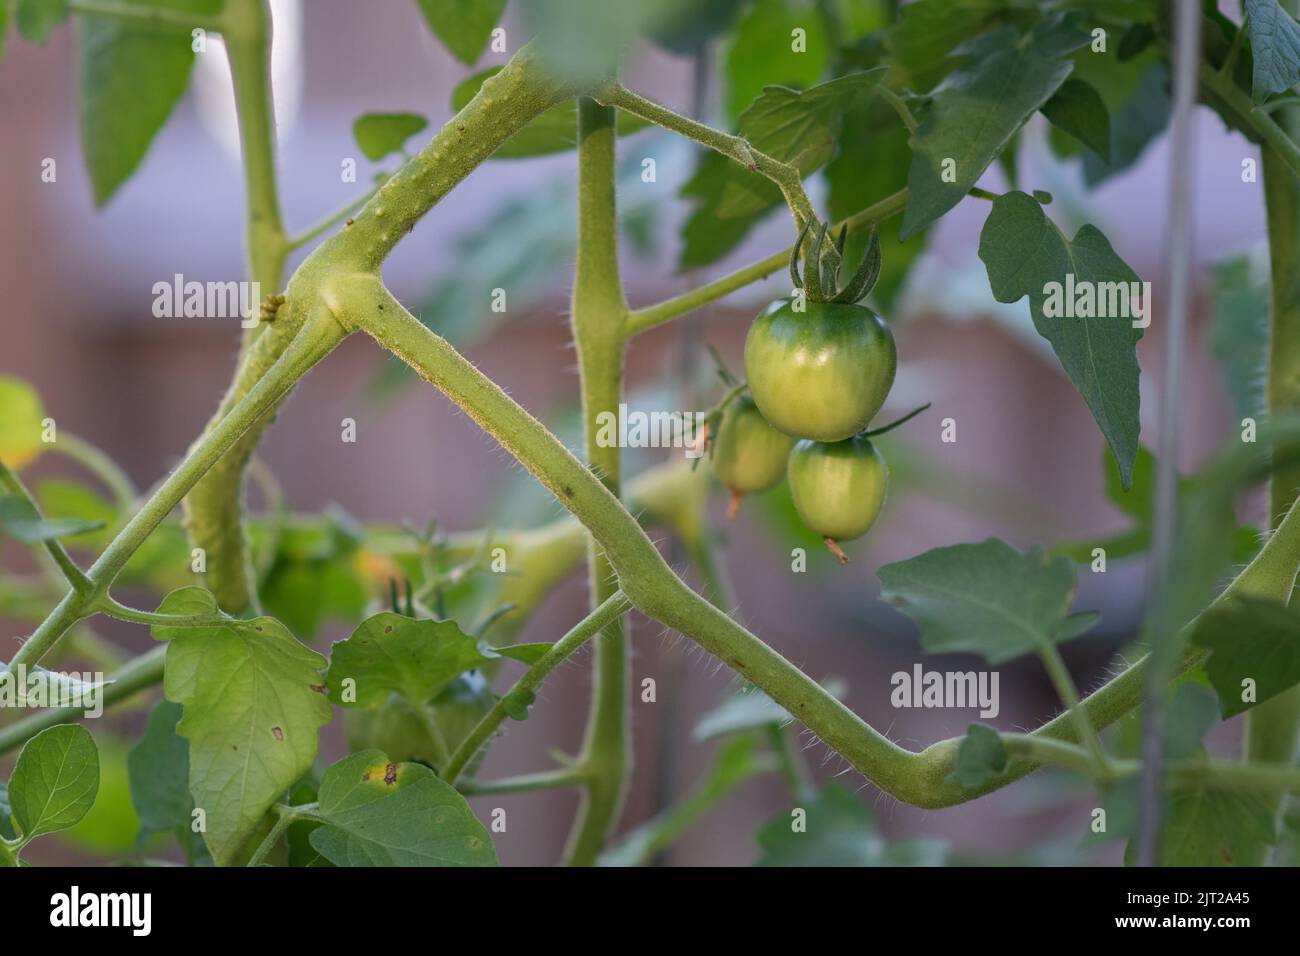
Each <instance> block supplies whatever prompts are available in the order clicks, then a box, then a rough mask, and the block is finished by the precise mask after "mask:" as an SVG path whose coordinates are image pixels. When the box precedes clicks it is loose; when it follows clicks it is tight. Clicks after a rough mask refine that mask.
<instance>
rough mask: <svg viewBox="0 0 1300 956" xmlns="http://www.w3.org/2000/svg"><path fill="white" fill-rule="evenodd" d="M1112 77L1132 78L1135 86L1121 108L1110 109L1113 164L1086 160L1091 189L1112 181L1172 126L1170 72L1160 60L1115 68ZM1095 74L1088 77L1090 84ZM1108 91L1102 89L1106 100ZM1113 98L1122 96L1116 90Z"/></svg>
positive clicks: (1085, 175) (1089, 155) (1094, 158)
mask: <svg viewBox="0 0 1300 956" xmlns="http://www.w3.org/2000/svg"><path fill="white" fill-rule="evenodd" d="M1113 75H1114V76H1115V77H1116V78H1117V79H1122V78H1124V77H1125V75H1131V76H1132V77H1133V80H1134V81H1135V83H1136V85H1135V86H1134V87H1133V89H1132V92H1131V93H1128V94H1127V95H1125V96H1123V98H1122V99H1121V100H1120V102H1119V105H1118V107H1117V106H1116V104H1115V103H1114V102H1110V101H1107V102H1108V105H1109V106H1110V116H1111V120H1110V162H1109V163H1106V162H1103V161H1102V159H1101V157H1100V156H1098V155H1096V154H1095V153H1087V154H1085V155H1084V157H1083V178H1084V181H1085V182H1086V183H1087V184H1088V185H1089V186H1096V185H1097V184H1098V183H1101V182H1103V181H1104V180H1106V179H1109V178H1110V177H1111V176H1113V175H1115V174H1116V173H1118V172H1121V171H1122V170H1125V169H1128V168H1129V167H1130V166H1132V165H1133V164H1134V163H1136V162H1137V161H1138V158H1139V157H1140V156H1141V155H1142V153H1143V151H1145V150H1146V148H1147V146H1148V145H1149V144H1150V143H1151V142H1152V141H1153V140H1155V138H1156V137H1157V136H1159V135H1160V134H1161V132H1163V131H1164V128H1165V127H1166V126H1167V125H1169V111H1170V100H1169V72H1168V69H1167V68H1166V67H1165V65H1164V64H1163V63H1161V62H1159V61H1155V62H1147V60H1146V58H1141V59H1137V60H1132V61H1130V63H1128V64H1122V65H1118V66H1115V67H1114V68H1113ZM1095 77H1096V75H1095V74H1089V76H1088V79H1089V81H1090V82H1093V81H1095ZM1105 93H1106V91H1105V90H1104V89H1103V97H1104V96H1105ZM1112 95H1113V96H1121V95H1122V94H1121V93H1120V92H1119V91H1118V90H1116V92H1115V93H1114V94H1112Z"/></svg>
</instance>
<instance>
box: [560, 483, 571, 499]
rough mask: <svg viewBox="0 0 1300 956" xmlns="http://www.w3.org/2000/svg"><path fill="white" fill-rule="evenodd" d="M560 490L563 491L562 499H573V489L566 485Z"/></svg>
mask: <svg viewBox="0 0 1300 956" xmlns="http://www.w3.org/2000/svg"><path fill="white" fill-rule="evenodd" d="M562 490H563V491H564V497H566V498H572V497H573V489H572V488H570V487H569V486H568V485H565V486H564V488H563V489H562Z"/></svg>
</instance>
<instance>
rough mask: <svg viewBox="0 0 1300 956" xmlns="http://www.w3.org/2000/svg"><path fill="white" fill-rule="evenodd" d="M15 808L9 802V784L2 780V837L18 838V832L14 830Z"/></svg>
mask: <svg viewBox="0 0 1300 956" xmlns="http://www.w3.org/2000/svg"><path fill="white" fill-rule="evenodd" d="M13 815H14V808H13V807H12V806H11V805H10V803H9V784H7V783H5V782H4V781H3V780H0V839H4V840H16V839H17V838H18V833H17V832H16V831H15V830H14V823H13Z"/></svg>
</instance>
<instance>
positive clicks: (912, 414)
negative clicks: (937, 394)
mask: <svg viewBox="0 0 1300 956" xmlns="http://www.w3.org/2000/svg"><path fill="white" fill-rule="evenodd" d="M932 404H934V403H933V402H926V403H925V404H924V405H922V406H921V407H920V408H914V409H912V410H911V411H910V412H908V413H907V414H906V415H904V416H903V417H902V418H900V419H898V420H896V421H892V422H890V423H889V424H888V425H882V426H880V427H879V428H873V429H871V430H870V431H865V432H863V433H862V436H861V437H863V438H875V437H876V436H877V435H883V434H885V432H891V431H893V430H894V429H895V428H897V427H898V426H899V425H905V424H907V423H908V422H910V421H911V420H912V419H913V418H915V417H916V416H917V415H920V414H921V413H922V412H923V411H925V410H926V409H927V408H929V407H930V406H931V405H932Z"/></svg>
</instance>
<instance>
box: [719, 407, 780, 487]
mask: <svg viewBox="0 0 1300 956" xmlns="http://www.w3.org/2000/svg"><path fill="white" fill-rule="evenodd" d="M793 447H794V439H793V438H791V437H790V436H789V435H787V434H785V433H784V432H779V431H777V430H776V429H775V428H773V427H772V426H771V425H769V424H768V423H767V419H765V418H764V417H763V414H762V412H760V411H759V410H758V406H757V405H755V404H754V402H753V400H752V399H749V398H737V399H736V400H734V401H733V402H732V403H731V404H730V405H728V406H727V410H726V411H725V412H723V414H722V424H721V426H720V430H719V432H718V440H717V443H716V444H715V445H714V446H713V459H712V462H711V464H712V466H713V473H714V474H715V475H717V476H718V480H719V481H721V482H722V483H723V484H725V485H726V486H727V487H728V488H730V489H731V490H732V492H733V493H735V494H736V495H737V496H739V495H752V494H757V493H758V492H760V491H767V489H769V488H772V487H774V486H776V485H777V484H779V483H780V481H781V479H782V478H784V477H785V463H786V459H787V458H789V457H790V449H791V448H793Z"/></svg>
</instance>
